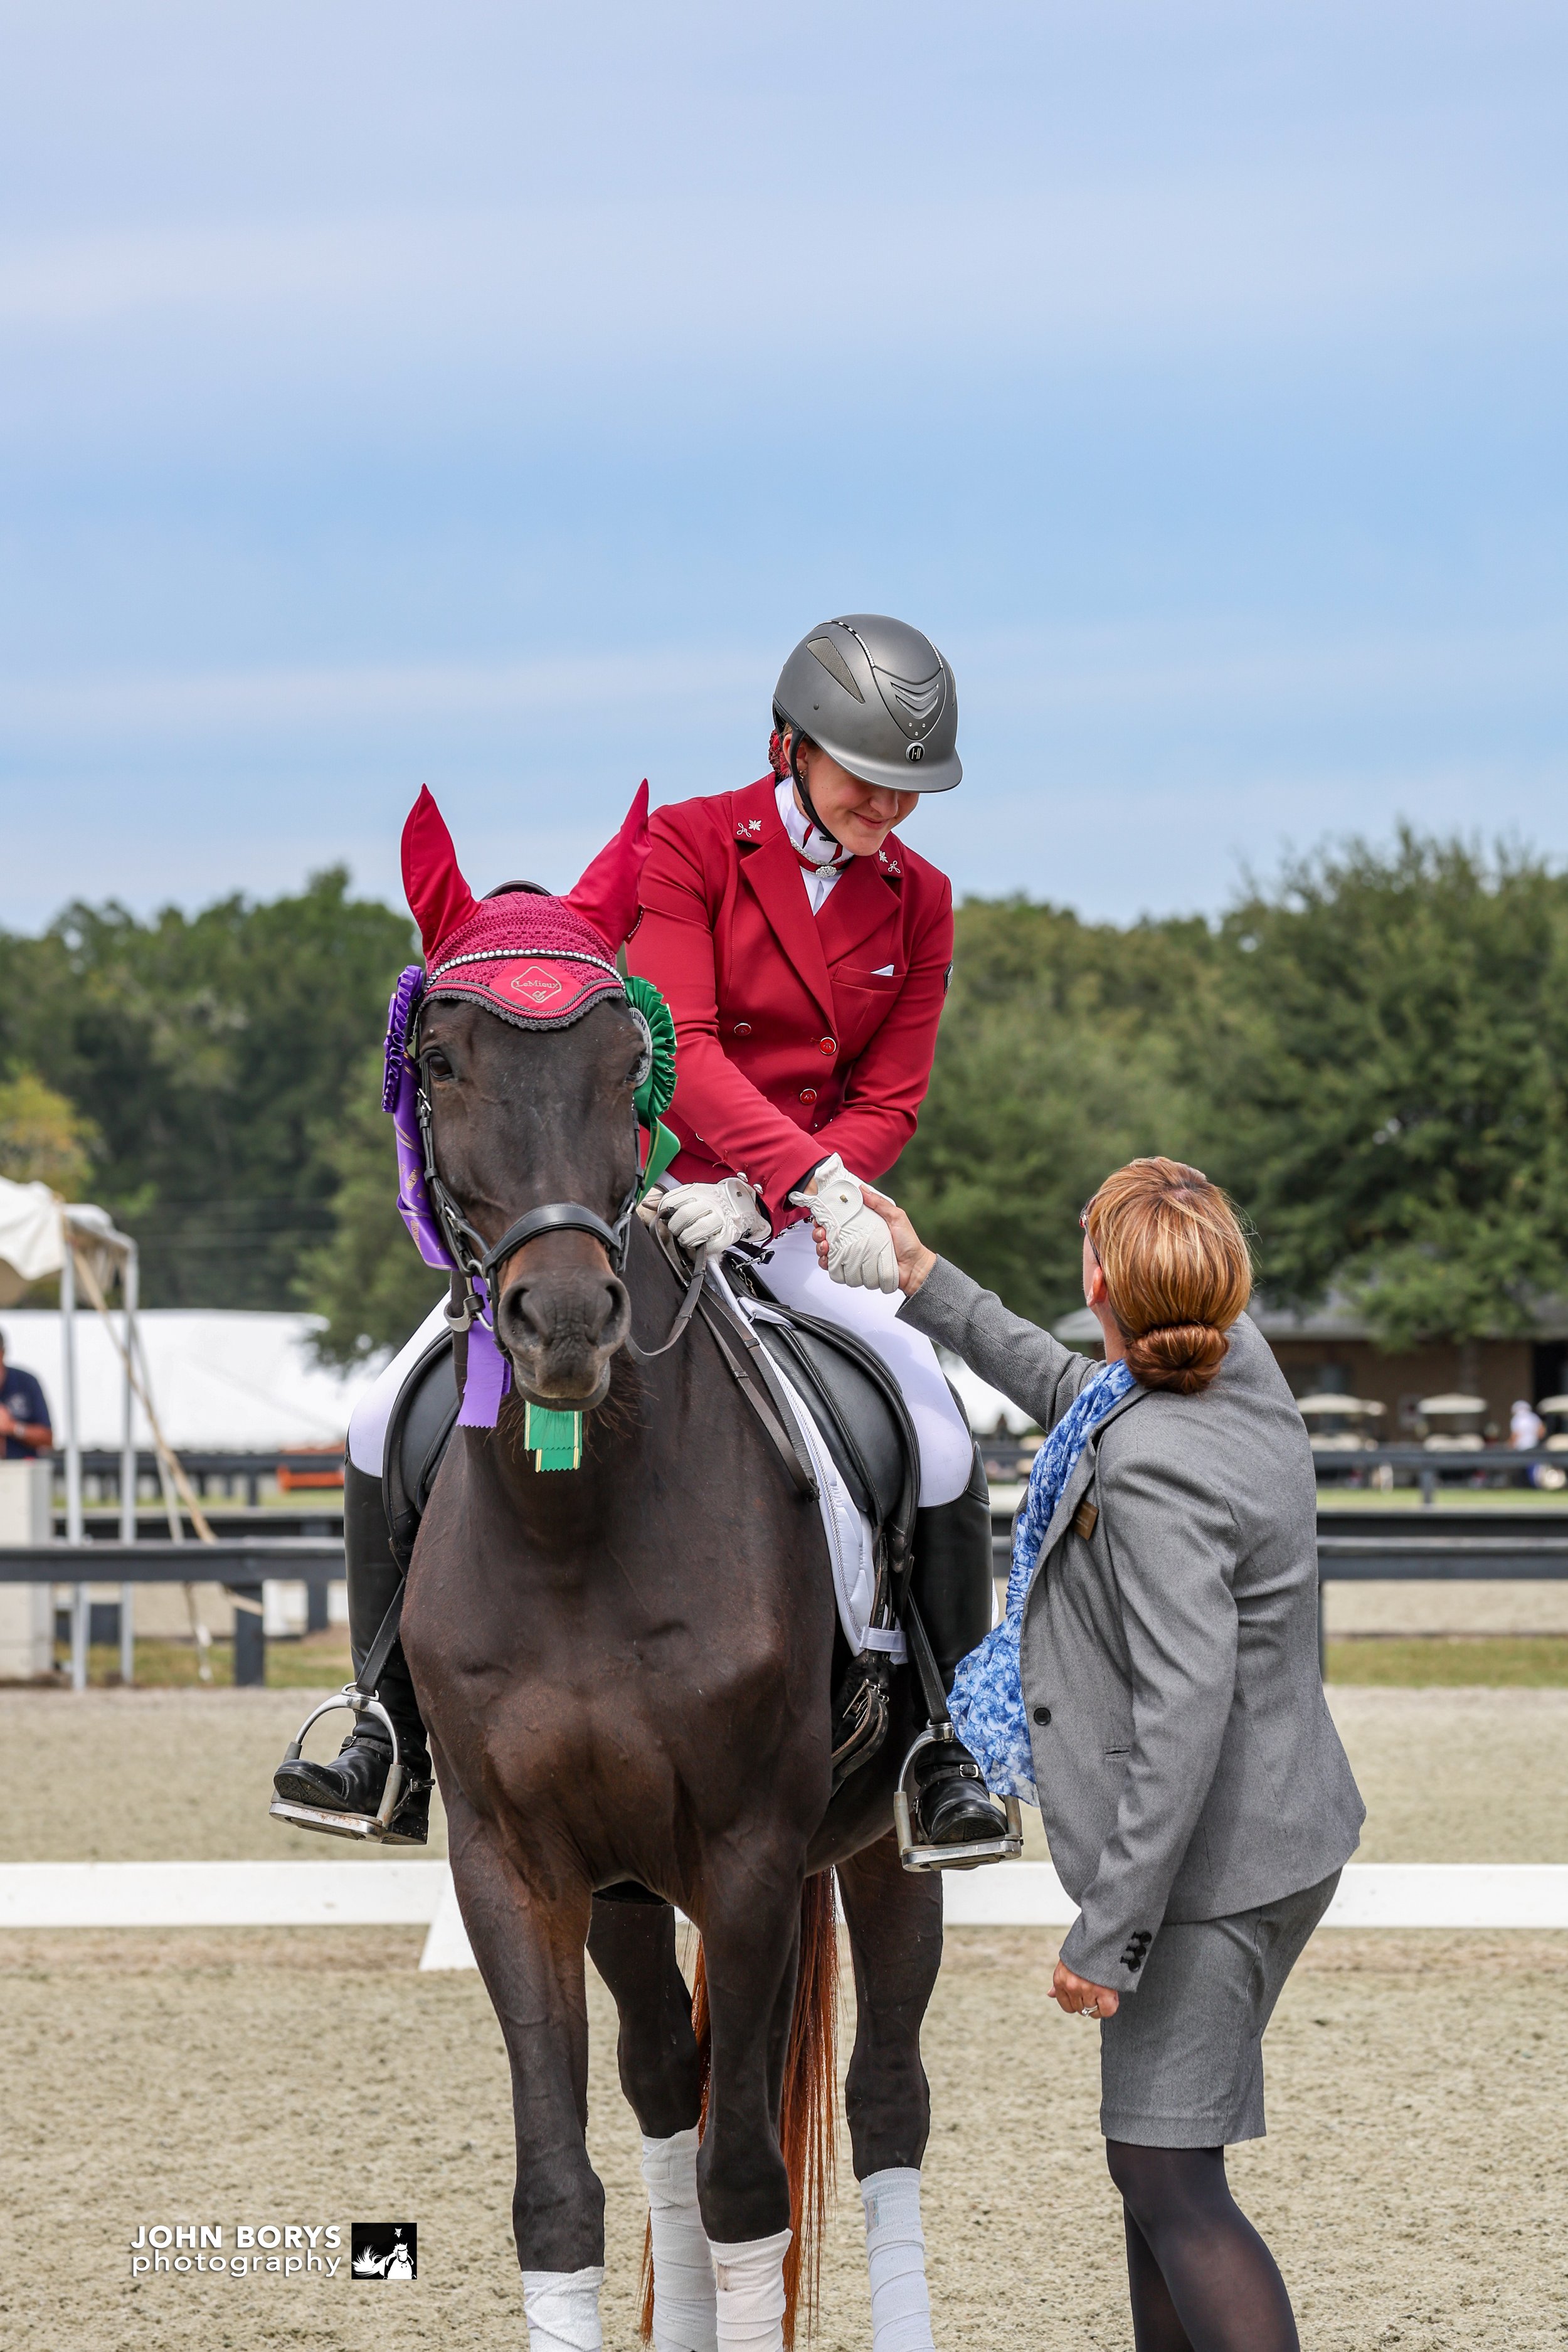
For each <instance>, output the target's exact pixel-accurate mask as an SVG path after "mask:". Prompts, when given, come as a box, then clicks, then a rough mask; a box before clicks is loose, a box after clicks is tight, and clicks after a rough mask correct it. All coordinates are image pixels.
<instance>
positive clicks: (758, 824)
mask: <svg viewBox="0 0 1568 2352" xmlns="http://www.w3.org/2000/svg"><path fill="white" fill-rule="evenodd" d="M733 805H734V810H735V837H736V847H737V849H739V850H740V851H741V853H742V855H741V872H742V877H744V879H745V881H746V883H747V885H748V887H750V889H751V891H752V896H753V897H754V898H755V899H756V901H757V904H758V906H759V907H761V908H762V910H763V914H764V915H765V916H766V917H767V919H768V924H769V927H770V929H772V931H773V936H774V938H775V939H776V940H778V943H779V945H780V947H782V948H783V950H784V954H785V955H786V957H787V958H788V959H789V961H790V964H791V966H792V967H793V969H794V970H795V972H796V973H797V975H798V976H799V978H800V979H801V980H802V981H804V982H805V985H806V987H807V988H808V989H809V990H810V991H811V993H812V995H813V996H814V997H815V998H816V1003H817V1004H818V1006H819V1008H820V1010H821V1013H822V1016H823V1019H824V1021H826V1022H827V1023H829V1024H834V1023H836V1022H837V1013H835V1011H834V1005H833V984H832V982H831V981H830V980H829V978H828V975H827V958H826V955H825V954H824V952H823V946H822V940H821V938H820V936H819V934H818V932H817V929H816V917H815V916H814V915H813V913H812V911H811V902H810V900H809V899H808V898H807V897H806V895H805V883H804V881H803V880H802V878H801V870H800V860H799V859H798V858H797V857H796V856H795V845H794V844H793V843H792V841H791V840H790V837H789V835H788V834H787V833H786V832H785V831H784V820H783V818H782V817H781V816H780V815H779V813H778V806H777V803H776V802H775V801H774V798H773V779H772V778H771V777H768V778H765V779H764V780H763V782H762V783H760V784H752V785H751V786H750V787H749V788H748V789H747V790H746V791H745V792H743V793H736V794H735V797H734V803H733ZM753 842H754V843H755V844H756V846H755V847H754V848H752V847H751V846H750V844H752V843H753ZM856 863H857V864H858V863H859V860H858V859H857V861H856ZM843 887H844V884H843V883H842V882H840V883H839V884H838V886H837V889H836V890H835V891H834V894H833V896H834V898H837V896H838V891H839V890H842V889H843ZM828 903H829V905H831V904H832V900H831V899H830V900H829V902H828Z"/></svg>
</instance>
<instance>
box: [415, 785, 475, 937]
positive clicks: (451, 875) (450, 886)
mask: <svg viewBox="0 0 1568 2352" xmlns="http://www.w3.org/2000/svg"><path fill="white" fill-rule="evenodd" d="M403 887H404V891H405V896H406V897H407V899H408V904H409V907H410V908H411V909H412V911H413V915H414V919H415V921H416V923H417V924H418V926H419V936H420V938H421V939H422V940H424V942H425V961H426V963H428V962H430V961H432V960H433V958H434V956H435V953H436V950H437V948H438V947H439V946H440V944H441V942H442V940H447V939H450V938H451V936H452V933H453V932H454V931H455V930H456V929H457V928H458V924H459V923H462V922H466V921H467V920H468V917H469V916H470V915H471V914H472V913H473V911H474V908H475V907H476V906H477V905H478V904H479V901H478V900H477V899H476V898H475V897H474V894H473V892H472V891H471V890H470V889H469V887H468V884H467V883H466V882H465V881H464V879H463V877H462V873H461V871H460V869H459V867H458V853H457V851H456V849H454V847H453V846H452V836H451V835H450V834H449V833H448V832H447V821H446V819H445V817H443V815H442V814H441V812H440V810H439V809H438V808H437V805H436V803H435V802H434V800H433V799H432V798H431V796H430V787H429V786H428V784H421V785H420V787H419V797H418V799H417V800H416V802H415V803H414V806H413V807H412V808H411V809H410V810H409V812H408V817H407V822H406V823H405V825H404V828H403Z"/></svg>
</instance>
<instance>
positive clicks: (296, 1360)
mask: <svg viewBox="0 0 1568 2352" xmlns="http://www.w3.org/2000/svg"><path fill="white" fill-rule="evenodd" d="M118 1319H119V1318H118V1317H117V1318H116V1321H117V1322H118ZM60 1321H61V1318H60V1317H59V1316H58V1315H57V1314H56V1313H54V1311H53V1310H52V1309H46V1308H40V1307H13V1308H12V1309H11V1310H10V1312H9V1313H0V1331H4V1332H5V1353H6V1357H7V1360H9V1361H10V1362H12V1363H14V1364H25V1365H26V1368H27V1370H29V1371H30V1372H34V1373H36V1374H37V1378H38V1379H39V1380H40V1381H42V1382H43V1384H44V1394H45V1396H46V1398H47V1401H48V1403H49V1406H50V1409H51V1411H52V1412H55V1413H56V1414H57V1415H58V1412H60V1400H61V1396H62V1393H63V1391H62V1381H63V1377H64V1362H63V1349H62V1337H61V1330H60ZM136 1325H137V1334H138V1337H139V1339H140V1341H141V1352H142V1361H143V1362H144V1363H145V1365H146V1368H147V1374H148V1387H149V1389H150V1391H151V1393H152V1395H153V1397H154V1398H155V1399H156V1401H157V1412H158V1421H159V1425H160V1427H161V1428H162V1430H163V1435H164V1437H165V1438H166V1439H167V1440H168V1443H169V1444H171V1445H172V1446H173V1447H174V1449H175V1451H176V1452H177V1453H186V1454H188V1453H197V1454H205V1453H214V1454H216V1453H222V1454H273V1453H286V1452H288V1451H289V1450H290V1449H291V1448H294V1447H305V1446H311V1445H337V1444H342V1439H343V1436H344V1434H345V1433H346V1431H347V1429H348V1422H349V1414H350V1412H352V1410H353V1402H354V1399H355V1397H356V1396H357V1395H358V1394H359V1392H360V1391H361V1390H362V1389H363V1387H364V1385H365V1383H366V1381H368V1380H369V1379H371V1378H373V1377H374V1371H370V1372H367V1371H365V1370H359V1371H355V1372H349V1373H342V1372H335V1371H331V1370H326V1369H325V1368H323V1367H322V1366H321V1365H320V1364H318V1363H317V1362H316V1361H315V1360H314V1358H313V1356H312V1355H311V1352H310V1339H311V1335H312V1333H313V1332H315V1331H318V1330H319V1329H320V1328H321V1318H320V1317H319V1316H315V1315H263V1314H240V1313H237V1312H233V1311H231V1310H229V1309H226V1308H216V1307H215V1308H206V1307H142V1311H141V1313H140V1314H139V1315H138V1316H137V1318H136ZM76 1357H77V1425H78V1429H79V1434H80V1439H81V1444H82V1445H83V1446H84V1448H87V1449H89V1450H92V1451H99V1450H101V1449H103V1448H105V1447H117V1446H118V1445H119V1444H120V1442H121V1379H122V1373H121V1361H120V1355H119V1351H118V1350H117V1349H116V1348H115V1345H114V1342H113V1339H111V1338H110V1333H109V1331H108V1330H107V1329H106V1328H105V1327H104V1325H103V1323H102V1322H101V1320H100V1318H98V1317H97V1316H94V1317H92V1318H90V1319H89V1318H81V1328H80V1329H79V1331H78V1333H77V1343H76ZM132 1433H133V1437H134V1441H135V1443H136V1444H138V1445H139V1446H142V1447H143V1448H145V1447H146V1446H148V1445H150V1444H152V1442H153V1440H152V1430H151V1428H150V1426H149V1424H148V1420H147V1415H146V1413H145V1412H144V1411H143V1410H142V1406H141V1405H140V1404H139V1403H135V1402H133V1405H132Z"/></svg>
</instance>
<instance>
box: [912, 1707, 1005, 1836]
mask: <svg viewBox="0 0 1568 2352" xmlns="http://www.w3.org/2000/svg"><path fill="white" fill-rule="evenodd" d="M956 1744H957V1739H956V1735H955V1733H954V1731H953V1728H952V1724H951V1723H948V1722H942V1723H940V1724H937V1723H930V1724H928V1725H927V1726H926V1727H925V1729H924V1730H923V1731H922V1732H921V1736H920V1738H918V1739H917V1740H916V1741H915V1744H914V1746H913V1747H912V1748H910V1752H909V1754H908V1755H907V1756H906V1757H905V1759H904V1765H903V1769H902V1771H901V1772H900V1774H899V1785H898V1787H897V1789H896V1790H894V1791H893V1826H894V1828H895V1830H896V1831H897V1832H898V1838H899V1860H900V1862H901V1863H902V1864H903V1865H904V1868H905V1869H906V1870H977V1869H978V1868H979V1867H980V1864H982V1863H983V1862H1016V1860H1017V1859H1018V1857H1019V1855H1020V1854H1021V1853H1023V1851H1024V1816H1023V1813H1022V1811H1020V1808H1019V1804H1018V1800H1017V1798H1016V1797H1004V1798H1003V1799H1002V1801H1001V1802H1002V1811H1003V1814H1004V1816H1005V1820H1006V1823H1007V1826H1006V1829H1005V1832H1003V1834H1002V1835H1001V1836H1000V1837H994V1838H974V1839H973V1840H971V1841H970V1843H967V1844H965V1845H917V1844H916V1843H915V1834H914V1822H915V1805H916V1803H917V1802H918V1791H917V1790H916V1789H915V1783H914V1780H913V1778H912V1769H913V1766H914V1761H915V1759H916V1757H917V1756H921V1755H922V1754H923V1753H924V1752H925V1750H926V1749H927V1748H947V1747H952V1746H956Z"/></svg>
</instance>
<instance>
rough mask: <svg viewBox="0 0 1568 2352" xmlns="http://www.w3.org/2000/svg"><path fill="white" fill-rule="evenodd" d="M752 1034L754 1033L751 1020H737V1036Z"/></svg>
mask: <svg viewBox="0 0 1568 2352" xmlns="http://www.w3.org/2000/svg"><path fill="white" fill-rule="evenodd" d="M735 1034H736V1036H737V1037H749V1036H750V1035H751V1034H752V1024H751V1023H750V1022H749V1021H737V1022H736V1024H735Z"/></svg>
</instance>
